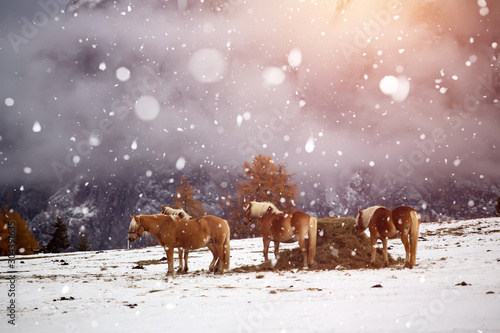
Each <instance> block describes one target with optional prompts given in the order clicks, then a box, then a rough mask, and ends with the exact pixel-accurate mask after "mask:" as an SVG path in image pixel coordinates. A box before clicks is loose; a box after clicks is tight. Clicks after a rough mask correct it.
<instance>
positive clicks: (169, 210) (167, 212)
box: [161, 205, 192, 220]
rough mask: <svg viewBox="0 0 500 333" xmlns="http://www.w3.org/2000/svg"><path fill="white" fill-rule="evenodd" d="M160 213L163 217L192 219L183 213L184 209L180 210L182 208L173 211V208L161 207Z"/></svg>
mask: <svg viewBox="0 0 500 333" xmlns="http://www.w3.org/2000/svg"><path fill="white" fill-rule="evenodd" d="M161 213H162V214H164V215H171V216H177V217H180V218H181V219H183V220H191V219H192V217H191V215H189V214H188V213H186V212H185V211H184V209H182V208H179V209H175V208H172V207H168V206H163V205H162V206H161Z"/></svg>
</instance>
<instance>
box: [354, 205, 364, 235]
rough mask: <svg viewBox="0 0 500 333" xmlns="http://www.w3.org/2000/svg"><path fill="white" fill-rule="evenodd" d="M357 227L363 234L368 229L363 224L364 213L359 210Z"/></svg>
mask: <svg viewBox="0 0 500 333" xmlns="http://www.w3.org/2000/svg"><path fill="white" fill-rule="evenodd" d="M356 226H357V227H358V231H359V232H363V231H364V230H365V229H366V228H365V226H364V224H363V212H362V211H361V210H359V208H358V216H357V217H356Z"/></svg>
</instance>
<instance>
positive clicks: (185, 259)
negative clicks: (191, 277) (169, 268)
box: [183, 250, 189, 273]
mask: <svg viewBox="0 0 500 333" xmlns="http://www.w3.org/2000/svg"><path fill="white" fill-rule="evenodd" d="M188 254H189V250H184V271H183V272H184V273H187V271H188Z"/></svg>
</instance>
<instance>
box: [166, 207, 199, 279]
mask: <svg viewBox="0 0 500 333" xmlns="http://www.w3.org/2000/svg"><path fill="white" fill-rule="evenodd" d="M161 213H162V214H164V215H170V216H177V217H179V218H181V219H182V220H191V219H192V217H191V215H189V214H188V213H186V212H185V211H184V209H182V208H179V209H175V208H172V207H168V206H163V205H162V206H161ZM178 251H179V269H178V270H177V273H187V271H188V255H189V250H187V249H183V248H182V247H179V248H178ZM183 258H184V259H183Z"/></svg>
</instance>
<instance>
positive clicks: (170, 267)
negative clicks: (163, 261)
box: [165, 246, 175, 277]
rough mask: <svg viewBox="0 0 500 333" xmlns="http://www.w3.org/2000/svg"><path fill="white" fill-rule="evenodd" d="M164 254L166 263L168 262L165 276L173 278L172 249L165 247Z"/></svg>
mask: <svg viewBox="0 0 500 333" xmlns="http://www.w3.org/2000/svg"><path fill="white" fill-rule="evenodd" d="M165 253H166V254H167V261H168V270H167V276H168V275H171V276H172V277H174V274H175V271H174V248H173V247H168V246H165Z"/></svg>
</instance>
